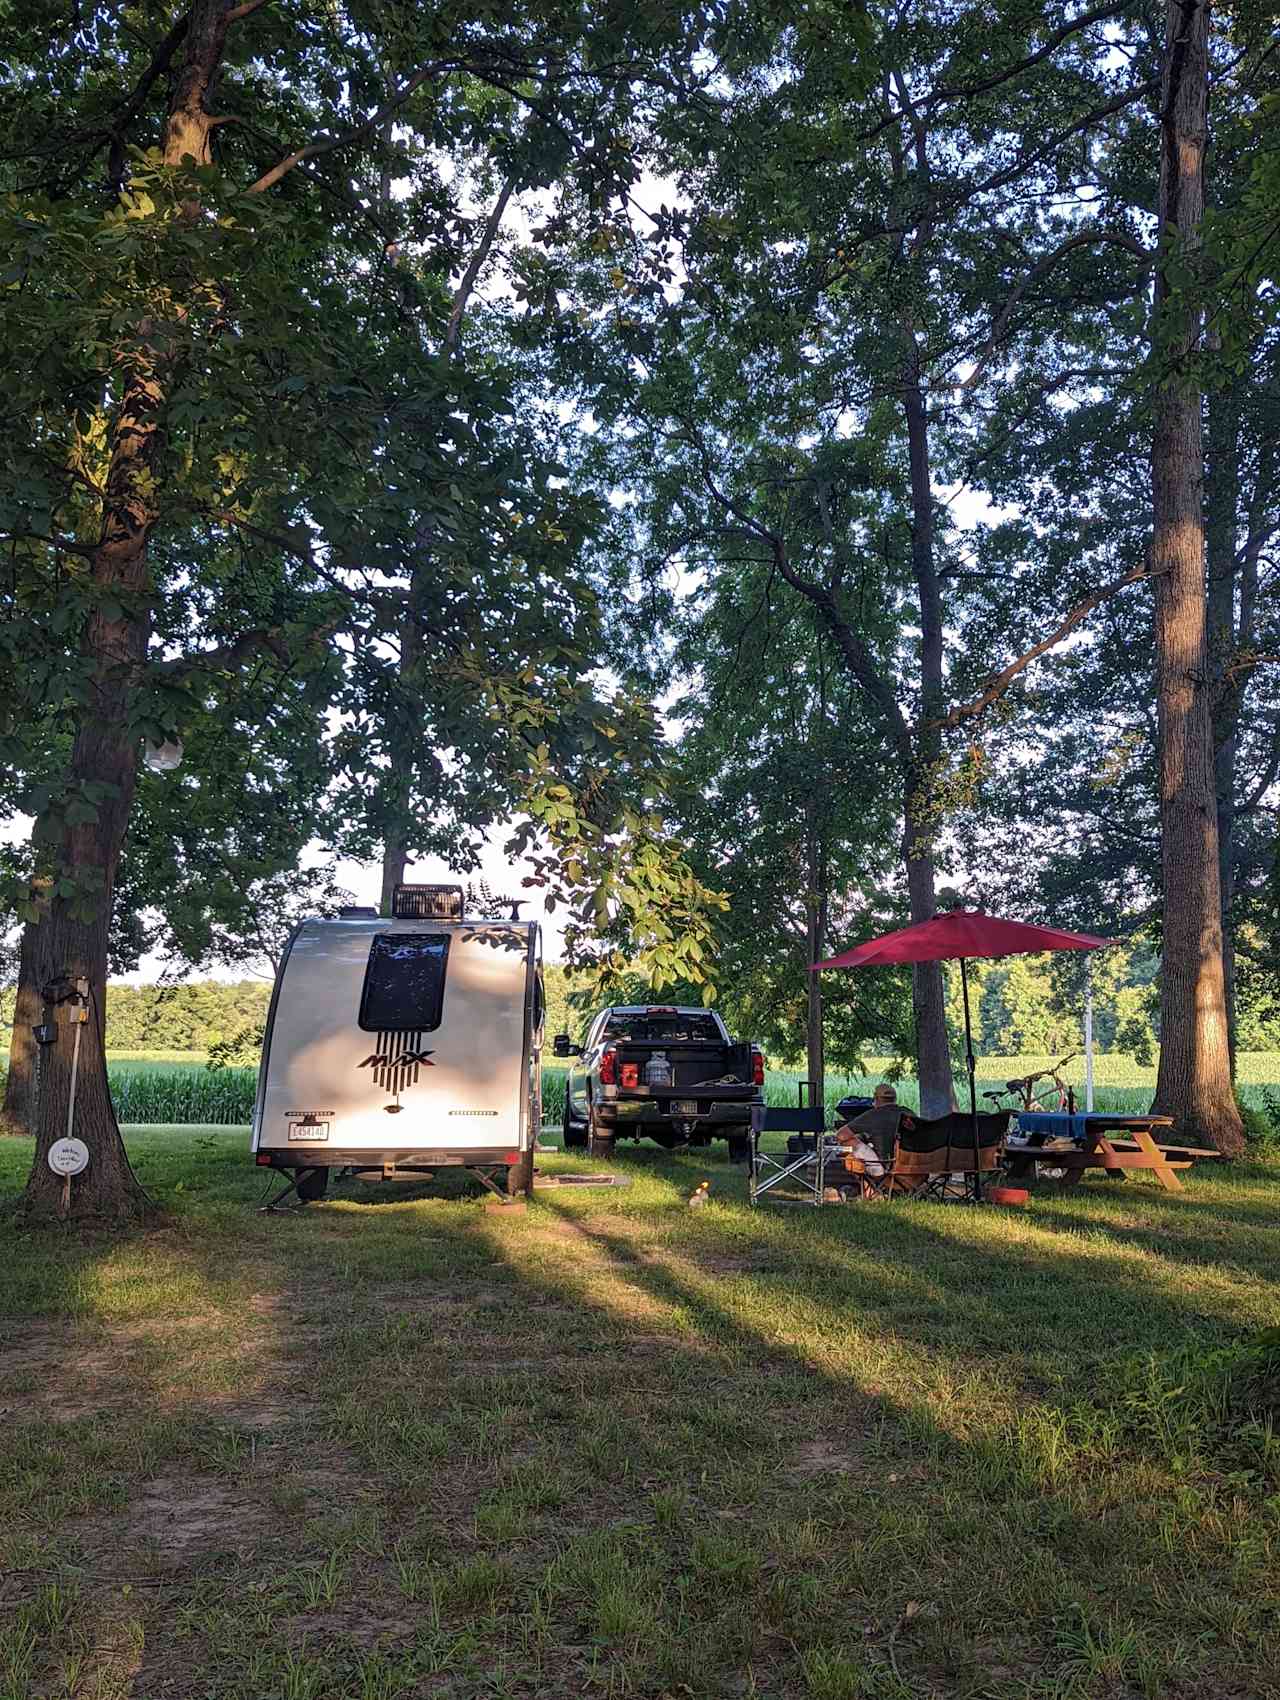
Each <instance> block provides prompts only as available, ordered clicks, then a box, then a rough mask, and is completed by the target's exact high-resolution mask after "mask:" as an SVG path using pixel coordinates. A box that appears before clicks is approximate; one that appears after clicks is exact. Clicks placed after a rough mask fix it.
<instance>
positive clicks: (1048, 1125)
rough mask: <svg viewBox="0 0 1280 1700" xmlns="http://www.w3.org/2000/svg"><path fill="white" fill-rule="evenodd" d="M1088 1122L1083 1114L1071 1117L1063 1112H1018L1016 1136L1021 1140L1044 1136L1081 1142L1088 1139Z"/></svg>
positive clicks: (1087, 1118)
mask: <svg viewBox="0 0 1280 1700" xmlns="http://www.w3.org/2000/svg"><path fill="white" fill-rule="evenodd" d="M1088 1122H1089V1117H1088V1116H1087V1115H1085V1114H1083V1112H1082V1113H1080V1114H1077V1115H1074V1116H1072V1115H1068V1114H1067V1112H1066V1111H1065V1110H1019V1112H1018V1134H1019V1137H1020V1138H1022V1139H1029V1138H1030V1137H1031V1135H1032V1134H1044V1135H1045V1137H1046V1138H1048V1139H1074V1140H1076V1141H1078V1142H1083V1141H1084V1140H1085V1139H1086V1138H1087V1137H1088Z"/></svg>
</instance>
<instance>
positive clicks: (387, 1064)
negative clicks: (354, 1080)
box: [356, 1028, 436, 1116]
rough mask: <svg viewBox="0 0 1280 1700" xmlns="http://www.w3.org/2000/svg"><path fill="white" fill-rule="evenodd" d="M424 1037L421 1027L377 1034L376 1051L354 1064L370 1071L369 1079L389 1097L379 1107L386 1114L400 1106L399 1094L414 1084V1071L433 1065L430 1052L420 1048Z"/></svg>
mask: <svg viewBox="0 0 1280 1700" xmlns="http://www.w3.org/2000/svg"><path fill="white" fill-rule="evenodd" d="M425 1037H426V1034H425V1033H424V1032H423V1031H422V1029H421V1028H419V1029H418V1031H417V1032H416V1033H379V1034H378V1048H377V1050H376V1051H371V1052H370V1053H369V1055H368V1056H367V1057H366V1058H365V1059H364V1061H363V1062H360V1063H357V1064H356V1067H357V1068H371V1069H372V1070H373V1078H374V1079H375V1080H376V1081H377V1083H378V1085H379V1086H381V1088H382V1090H383V1091H384V1092H385V1093H387V1095H388V1096H389V1097H390V1099H391V1102H390V1103H389V1104H384V1105H383V1106H382V1107H383V1109H384V1110H385V1111H386V1112H387V1114H388V1115H390V1116H394V1115H398V1114H399V1113H400V1111H401V1110H402V1109H403V1107H404V1106H403V1105H402V1104H401V1102H400V1094H401V1093H402V1092H404V1091H406V1090H407V1089H408V1088H409V1087H410V1086H416V1085H417V1084H418V1070H419V1069H420V1068H434V1067H435V1066H436V1065H435V1064H434V1063H433V1062H432V1060H431V1058H432V1056H433V1055H434V1053H433V1052H432V1051H429V1050H424V1048H423V1044H422V1041H423V1039H424V1038H425Z"/></svg>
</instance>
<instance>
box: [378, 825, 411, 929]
mask: <svg viewBox="0 0 1280 1700" xmlns="http://www.w3.org/2000/svg"><path fill="white" fill-rule="evenodd" d="M408 862H409V852H408V851H407V850H406V849H405V843H404V835H403V833H401V832H400V831H399V829H398V828H396V827H392V828H390V829H389V830H388V832H387V836H386V838H385V840H384V841H383V846H382V897H381V900H380V902H379V906H378V913H379V914H380V915H390V913H391V900H392V898H393V897H394V896H395V894H396V887H397V886H398V885H401V884H403V882H404V871H405V868H406V867H407V865H408Z"/></svg>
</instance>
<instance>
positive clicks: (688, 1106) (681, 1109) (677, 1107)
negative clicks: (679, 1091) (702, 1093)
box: [671, 1098, 698, 1116]
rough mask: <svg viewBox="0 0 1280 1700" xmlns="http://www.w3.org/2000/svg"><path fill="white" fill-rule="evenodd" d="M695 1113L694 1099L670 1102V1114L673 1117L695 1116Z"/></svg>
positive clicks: (695, 1104) (695, 1102)
mask: <svg viewBox="0 0 1280 1700" xmlns="http://www.w3.org/2000/svg"><path fill="white" fill-rule="evenodd" d="M697 1113H698V1101H697V1099H696V1098H673V1099H672V1100H671V1114H672V1115H673V1116H696V1115H697Z"/></svg>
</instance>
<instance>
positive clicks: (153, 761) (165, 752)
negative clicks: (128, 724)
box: [142, 738, 182, 773]
mask: <svg viewBox="0 0 1280 1700" xmlns="http://www.w3.org/2000/svg"><path fill="white" fill-rule="evenodd" d="M142 761H143V765H144V766H145V767H147V768H148V769H149V770H150V771H151V772H152V773H172V772H173V770H174V768H175V767H179V766H180V765H181V763H182V739H181V738H166V739H165V741H164V743H163V744H153V743H152V742H151V740H150V739H149V738H148V739H147V740H146V742H145V743H144V744H143V746H142Z"/></svg>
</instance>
